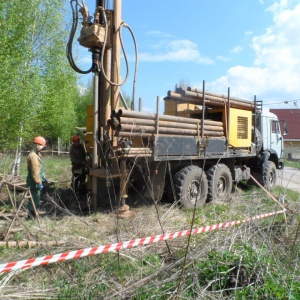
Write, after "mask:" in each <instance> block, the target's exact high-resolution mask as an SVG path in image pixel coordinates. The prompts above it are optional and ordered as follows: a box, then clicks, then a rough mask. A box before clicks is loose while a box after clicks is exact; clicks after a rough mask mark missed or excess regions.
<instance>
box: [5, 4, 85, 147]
mask: <svg viewBox="0 0 300 300" xmlns="http://www.w3.org/2000/svg"><path fill="white" fill-rule="evenodd" d="M64 6H65V4H64V3H63V2H62V1H60V0H53V1H51V2H49V1H46V0H32V1H29V2H26V5H24V1H21V0H11V1H1V3H0V30H1V32H5V34H2V35H1V36H0V44H1V48H0V59H1V65H0V114H1V117H0V127H1V128H2V130H1V132H0V144H1V148H2V149H11V148H14V146H15V145H16V143H17V138H18V136H19V135H21V136H22V137H23V138H24V141H25V143H26V142H27V141H28V140H31V139H32V137H33V136H36V135H43V136H45V137H46V138H47V139H50V138H55V139H56V138H58V137H60V138H62V139H63V140H65V141H66V140H68V138H69V136H70V134H71V133H72V131H73V128H74V127H75V126H76V125H77V119H76V114H75V109H74V107H75V105H76V103H77V102H78V99H79V98H80V95H79V91H78V88H77V77H76V76H77V75H76V73H75V72H74V71H73V70H72V69H71V68H70V67H69V65H68V61H67V59H66V56H65V45H66V41H67V37H68V31H67V30H65V18H64V8H65V7H64ZM53 8H55V9H53Z"/></svg>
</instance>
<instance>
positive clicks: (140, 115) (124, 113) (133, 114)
mask: <svg viewBox="0 0 300 300" xmlns="http://www.w3.org/2000/svg"><path fill="white" fill-rule="evenodd" d="M112 116H113V117H116V118H119V119H120V118H121V117H127V118H136V119H145V120H146V119H147V120H156V114H153V113H144V112H140V111H132V110H126V109H119V111H118V112H116V111H114V110H113V111H112ZM159 120H160V121H170V122H179V123H189V124H198V123H199V122H200V125H201V124H202V120H201V119H192V118H184V117H177V116H169V115H161V116H159ZM204 125H216V126H223V123H222V122H218V121H212V120H204Z"/></svg>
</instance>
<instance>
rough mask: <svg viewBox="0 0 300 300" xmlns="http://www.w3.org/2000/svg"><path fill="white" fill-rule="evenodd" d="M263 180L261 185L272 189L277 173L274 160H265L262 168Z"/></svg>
mask: <svg viewBox="0 0 300 300" xmlns="http://www.w3.org/2000/svg"><path fill="white" fill-rule="evenodd" d="M262 177H263V182H262V185H263V186H264V187H265V188H266V189H267V190H268V191H270V190H272V189H273V188H274V187H275V185H276V180H277V173H276V166H275V164H274V162H272V161H270V160H269V161H267V162H266V164H265V167H264V170H263V176H262Z"/></svg>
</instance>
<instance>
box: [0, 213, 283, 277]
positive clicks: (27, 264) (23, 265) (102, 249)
mask: <svg viewBox="0 0 300 300" xmlns="http://www.w3.org/2000/svg"><path fill="white" fill-rule="evenodd" d="M284 212H285V210H280V211H276V212H271V213H266V214H261V215H257V216H255V217H252V218H248V219H245V220H242V221H232V222H224V223H219V224H215V225H211V226H205V227H200V228H196V229H193V230H183V231H178V232H174V233H166V234H160V235H155V236H149V237H145V238H141V239H135V240H130V241H126V242H119V243H115V244H107V245H105V246H96V247H91V248H86V249H80V250H76V251H71V252H64V253H60V254H55V255H46V256H43V257H38V258H30V259H27V260H21V261H17V262H10V263H6V264H1V265H0V273H4V272H11V271H16V270H20V269H28V268H32V267H35V266H43V265H48V264H51V263H55V262H61V261H65V260H69V259H76V258H80V257H84V256H93V255H96V254H100V253H106V252H115V251H118V250H121V249H129V248H133V247H139V246H145V245H148V244H153V243H157V242H161V241H165V240H171V239H175V238H177V237H182V236H188V235H195V234H199V233H204V232H208V231H212V230H217V229H222V228H228V227H231V226H234V225H238V224H242V223H246V222H250V221H254V220H258V219H263V218H266V217H270V216H273V215H277V214H282V213H284Z"/></svg>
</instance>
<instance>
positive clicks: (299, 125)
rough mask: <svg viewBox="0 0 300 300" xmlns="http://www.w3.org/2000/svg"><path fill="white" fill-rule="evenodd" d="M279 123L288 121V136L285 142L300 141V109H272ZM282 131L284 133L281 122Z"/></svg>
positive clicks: (285, 137)
mask: <svg viewBox="0 0 300 300" xmlns="http://www.w3.org/2000/svg"><path fill="white" fill-rule="evenodd" d="M270 112H272V113H273V114H275V115H276V116H277V117H278V119H279V121H283V120H285V121H286V124H287V131H288V134H287V135H286V136H284V137H283V138H284V139H285V140H294V139H297V140H298V139H300V109H293V108H292V109H270ZM280 129H281V132H283V122H280Z"/></svg>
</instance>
